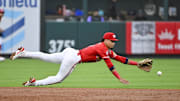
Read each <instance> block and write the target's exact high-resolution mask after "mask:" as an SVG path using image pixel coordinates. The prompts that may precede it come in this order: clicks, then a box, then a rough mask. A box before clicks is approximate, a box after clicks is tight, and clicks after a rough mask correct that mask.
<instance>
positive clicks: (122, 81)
mask: <svg viewBox="0 0 180 101" xmlns="http://www.w3.org/2000/svg"><path fill="white" fill-rule="evenodd" d="M119 80H120V82H121V83H123V84H129V81H127V80H125V79H123V78H120V79H119Z"/></svg>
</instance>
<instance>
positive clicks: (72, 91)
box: [0, 87, 180, 101]
mask: <svg viewBox="0 0 180 101" xmlns="http://www.w3.org/2000/svg"><path fill="white" fill-rule="evenodd" d="M0 101H180V89H179V90H169V89H168V90H167V89H163V90H157V89H119V88H118V89H117V88H115V89H114V88H113V89H111V88H41V87H0Z"/></svg>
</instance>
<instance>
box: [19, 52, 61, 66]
mask: <svg viewBox="0 0 180 101" xmlns="http://www.w3.org/2000/svg"><path fill="white" fill-rule="evenodd" d="M20 57H25V58H33V59H40V60H43V61H46V62H52V63H57V64H60V63H61V61H62V59H63V52H59V53H52V54H47V53H43V52H29V51H26V52H25V53H24V54H23V55H22V56H20Z"/></svg>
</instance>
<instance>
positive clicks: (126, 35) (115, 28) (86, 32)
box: [41, 21, 180, 55]
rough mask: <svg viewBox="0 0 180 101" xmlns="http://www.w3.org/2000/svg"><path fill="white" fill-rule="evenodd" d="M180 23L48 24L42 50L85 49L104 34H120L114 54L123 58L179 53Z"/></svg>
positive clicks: (51, 22)
mask: <svg viewBox="0 0 180 101" xmlns="http://www.w3.org/2000/svg"><path fill="white" fill-rule="evenodd" d="M179 25H180V22H155V21H145V22H143V21H142V22H135V21H133V22H118V23H107V22H105V23H99V22H93V23H81V22H69V23H67V22H66V23H65V22H64V23H63V22H56V21H46V26H45V28H46V31H45V32H46V33H45V37H44V38H45V40H44V42H42V44H41V45H44V47H45V48H43V49H42V50H43V51H45V52H49V53H54V52H60V51H62V50H63V49H64V48H67V47H73V48H76V49H82V48H84V47H86V46H88V45H91V44H94V43H97V42H99V41H101V38H102V36H103V34H104V33H105V32H108V31H111V32H114V33H116V34H117V37H118V39H119V40H120V41H119V42H117V43H116V46H115V48H114V51H116V52H117V53H118V54H124V55H142V54H158V55H159V54H161V55H164V54H165V55H166V54H180V26H179Z"/></svg>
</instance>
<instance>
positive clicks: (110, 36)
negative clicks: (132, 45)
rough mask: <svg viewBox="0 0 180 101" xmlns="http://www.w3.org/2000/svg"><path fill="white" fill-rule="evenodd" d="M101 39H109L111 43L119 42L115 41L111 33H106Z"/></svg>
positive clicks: (114, 36)
mask: <svg viewBox="0 0 180 101" xmlns="http://www.w3.org/2000/svg"><path fill="white" fill-rule="evenodd" d="M103 39H109V40H112V41H119V40H118V39H116V35H115V34H114V33H112V32H106V33H105V34H104V36H103Z"/></svg>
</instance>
